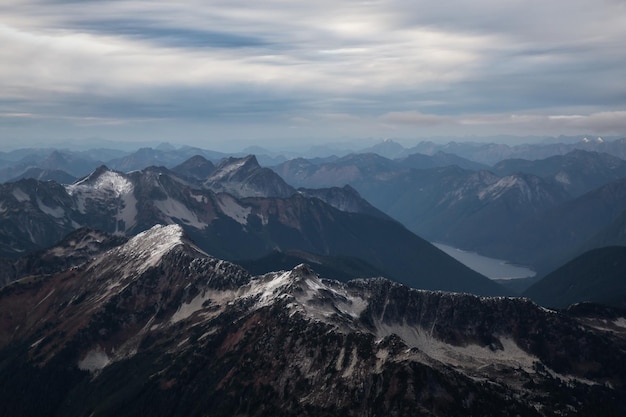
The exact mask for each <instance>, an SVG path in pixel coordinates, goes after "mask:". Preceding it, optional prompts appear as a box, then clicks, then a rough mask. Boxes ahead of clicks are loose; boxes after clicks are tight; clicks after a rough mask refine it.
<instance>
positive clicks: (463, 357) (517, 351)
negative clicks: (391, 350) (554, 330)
mask: <svg viewBox="0 0 626 417" xmlns="http://www.w3.org/2000/svg"><path fill="white" fill-rule="evenodd" d="M376 332H377V337H380V338H383V337H386V336H389V335H392V334H395V335H397V336H398V337H400V338H401V339H402V340H403V341H404V343H406V344H407V345H408V346H410V347H413V348H417V349H419V350H420V351H421V352H423V353H424V354H426V355H427V356H429V357H431V358H432V359H435V360H437V361H439V362H443V363H446V364H449V365H452V366H455V367H461V368H474V369H478V368H480V367H482V366H489V365H493V364H494V363H499V364H504V365H506V366H508V367H513V368H522V369H524V370H525V371H527V372H534V371H533V365H534V363H535V362H539V359H538V358H537V357H536V356H534V355H531V354H529V353H527V352H525V351H524V350H522V349H521V348H520V347H519V346H518V345H517V344H516V343H515V341H513V340H512V339H510V338H508V337H505V336H500V337H499V341H500V343H501V344H502V347H503V349H501V350H500V349H491V348H489V347H483V346H479V345H474V344H470V345H467V346H454V345H450V344H448V343H445V342H442V341H440V340H438V339H435V338H434V337H433V336H432V335H431V334H430V332H429V331H427V330H425V329H423V328H421V327H419V326H410V325H407V324H399V323H394V324H387V323H381V322H378V323H376Z"/></svg>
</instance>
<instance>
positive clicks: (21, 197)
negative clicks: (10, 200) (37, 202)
mask: <svg viewBox="0 0 626 417" xmlns="http://www.w3.org/2000/svg"><path fill="white" fill-rule="evenodd" d="M13 197H15V199H16V200H17V201H18V202H20V203H23V202H25V201H30V196H29V195H28V194H26V193H25V192H24V191H22V189H21V188H19V187H18V188H16V189H14V190H13Z"/></svg>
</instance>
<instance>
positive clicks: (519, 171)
mask: <svg viewBox="0 0 626 417" xmlns="http://www.w3.org/2000/svg"><path fill="white" fill-rule="evenodd" d="M624 147H626V141H624V140H616V141H603V140H599V139H598V140H589V139H585V140H582V141H578V142H572V141H570V142H567V143H557V144H555V143H548V144H532V145H516V146H506V145H496V144H479V143H454V142H452V143H449V144H447V145H438V144H434V143H428V142H422V143H420V144H418V145H417V146H415V147H414V148H405V147H403V146H401V145H399V144H398V143H395V142H393V141H390V140H387V141H384V142H381V143H380V144H379V145H376V146H374V147H371V148H368V149H364V151H365V153H352V154H348V155H346V156H342V157H337V156H332V155H330V156H327V157H325V158H314V159H304V158H296V159H292V160H288V161H285V162H282V163H280V164H279V165H273V163H275V161H276V160H277V159H280V157H279V156H277V155H276V154H271V155H269V156H266V157H262V158H263V159H264V160H265V161H266V162H268V163H269V165H270V166H271V168H272V169H273V170H274V171H275V172H276V173H278V174H279V175H280V177H279V176H277V175H274V174H273V173H272V172H271V171H270V170H269V169H268V168H262V167H261V166H259V164H258V163H257V159H256V158H250V157H230V159H228V158H227V157H225V154H221V153H219V152H215V151H207V150H201V149H198V148H191V147H182V148H178V149H177V148H175V147H173V146H165V145H161V146H159V147H158V148H157V149H150V148H144V149H140V150H138V151H137V152H134V153H128V152H127V153H126V156H122V153H121V151H106V152H104V151H103V152H91V151H81V152H79V153H72V152H69V153H68V152H67V151H56V150H55V151H51V153H47V151H44V150H31V151H13V152H11V153H6V154H5V155H4V157H3V159H4V160H5V163H6V161H7V160H13V167H14V168H15V167H17V169H26V164H25V161H31V162H33V161H34V162H33V164H34V165H31V166H29V168H27V171H28V170H30V171H29V172H32V173H33V174H32V176H36V177H38V178H40V179H44V180H45V179H49V177H48V176H46V175H48V174H47V173H51V172H53V171H54V170H55V169H56V168H55V167H58V168H62V167H68V166H70V165H71V166H73V167H74V169H82V170H85V169H86V168H87V167H89V165H90V164H91V165H95V164H96V163H101V161H99V160H98V161H96V160H94V159H93V158H92V157H93V156H94V155H102V156H115V158H113V159H111V160H110V161H109V162H110V163H111V164H112V165H113V166H115V167H126V168H129V169H131V170H132V169H135V168H136V170H135V172H129V174H128V175H127V178H126V174H124V173H123V170H122V171H117V173H118V174H119V175H121V177H120V178H121V180H120V181H122V182H124V181H126V182H128V184H131V185H126V187H127V188H128V189H130V188H132V190H133V191H132V192H130V193H129V192H128V190H126V191H123V190H122V191H121V192H120V191H119V190H118V191H115V190H114V191H110V192H108V194H107V193H104V194H102V193H100V192H98V193H99V196H98V197H96V196H94V195H91V194H93V193H92V192H91V191H88V190H87V188H85V187H84V186H85V185H87V184H88V183H90V181H92V180H93V181H96V182H97V180H96V179H93V178H92V180H83V182H82V183H81V184H82V186H81V185H80V184H79V185H77V186H69V187H66V188H67V190H68V191H69V190H75V192H74V195H73V198H75V199H76V198H79V199H81V198H82V199H83V200H84V199H87V200H90V201H91V202H90V203H89V204H90V206H89V210H95V211H94V213H99V214H97V215H93V214H87V213H86V212H85V210H87V209H86V208H85V207H73V206H72V204H70V206H69V207H68V208H67V211H66V212H64V214H63V215H60V214H58V216H59V217H57V218H54V216H52V218H54V221H53V223H54V224H56V226H55V227H52V228H50V227H51V226H50V225H48V226H45V227H44V226H38V227H39V228H40V229H41V230H33V231H31V232H32V233H33V235H34V236H37V235H38V234H39V236H40V237H39V238H36V239H32V238H24V236H21V237H20V236H17V235H15V238H16V239H17V240H18V241H19V240H20V239H26V240H24V241H22V243H20V245H21V246H22V247H21V248H20V247H19V246H20V245H18V246H17V247H16V249H17V250H16V251H13V252H12V253H13V254H14V255H17V254H18V253H23V252H19V251H31V250H34V249H37V248H42V247H45V246H46V245H50V244H53V243H54V242H56V241H58V240H59V239H60V238H62V237H63V236H64V235H65V234H66V233H68V232H69V231H71V230H74V229H75V228H76V227H79V226H90V227H96V228H102V229H103V230H105V231H109V232H117V233H128V234H131V235H132V234H134V233H137V232H139V231H141V230H145V229H146V228H147V227H150V226H151V225H153V224H156V223H158V222H165V223H171V222H180V223H181V224H183V225H184V226H185V227H187V228H191V227H195V228H196V229H198V228H199V229H202V228H203V227H204V225H206V224H208V223H209V222H210V221H212V220H210V217H211V215H207V213H208V212H209V211H211V210H213V211H217V212H223V211H224V210H223V209H224V207H227V209H226V212H228V213H227V214H226V215H224V216H225V218H228V219H230V220H234V221H235V222H238V225H239V227H241V226H242V225H243V223H245V222H244V220H245V219H247V217H246V216H247V215H248V214H249V213H248V210H252V206H254V204H257V203H258V202H257V203H251V202H245V203H241V201H240V200H241V199H247V198H260V197H270V198H275V199H285V198H288V199H291V201H290V202H289V204H287V205H288V206H289V205H291V204H295V205H296V206H297V205H298V204H300V203H298V201H299V200H298V199H297V198H295V199H294V198H293V197H295V196H296V195H299V196H300V197H305V198H306V199H308V198H315V199H321V200H323V201H325V202H326V203H329V204H330V206H332V207H334V208H336V209H339V210H340V211H343V212H346V211H347V212H358V213H361V214H367V215H369V216H374V217H378V218H379V219H380V220H391V219H397V220H398V221H400V223H402V224H403V225H405V226H406V227H407V228H408V229H409V230H411V231H413V232H414V233H415V234H417V235H418V236H421V237H424V238H426V239H428V240H430V241H436V242H442V243H446V244H448V245H452V246H455V247H459V248H461V249H465V250H470V251H476V252H478V253H480V254H483V255H487V256H493V257H496V258H499V259H507V260H508V261H510V262H516V263H520V264H523V265H528V266H530V267H532V268H534V269H535V270H538V272H539V274H540V275H543V274H546V273H548V272H550V271H552V270H554V269H555V268H557V267H558V266H560V265H562V264H564V263H565V262H567V261H568V260H570V259H572V258H573V257H574V256H576V255H580V254H582V253H583V252H585V251H586V250H590V249H593V248H597V247H602V246H605V245H616V244H617V245H621V244H624V239H623V235H624V232H620V230H622V229H623V227H621V225H622V224H623V221H621V220H620V219H623V218H624V213H625V212H626V207H624V199H623V198H622V197H621V195H622V188H623V181H621V178H623V177H624V175H625V173H626V162H624V161H623V160H622V159H620V158H619V157H617V156H615V155H616V154H617V155H619V154H621V153H622V152H623V148H624ZM496 149H497V150H498V152H500V153H499V155H501V156H503V155H506V156H524V155H527V156H528V155H549V156H547V157H546V158H543V159H520V158H517V159H504V160H499V161H497V163H496V164H495V165H494V166H492V167H490V166H488V165H486V164H484V163H480V162H477V161H472V160H470V159H467V158H464V157H462V156H459V155H456V154H451V153H446V152H444V150H446V151H449V150H455V151H458V152H459V153H460V154H463V155H465V156H470V157H474V158H475V159H480V158H476V155H479V154H481V155H482V154H483V151H486V150H489V153H490V154H492V155H495V150H496ZM584 149H587V150H584ZM256 150H257V151H259V152H262V151H263V149H261V148H259V149H256ZM415 150H421V151H423V152H427V153H423V154H420V153H411V152H413V151H415ZM478 150H480V151H478ZM592 150H605V151H610V152H612V153H613V154H612V155H611V154H608V153H598V152H596V151H592ZM373 151H377V152H379V153H382V154H385V155H387V156H396V157H397V158H395V159H390V158H387V157H384V156H381V155H379V154H376V153H372V152H373ZM474 151H476V152H474ZM317 152H319V150H317ZM565 152H567V153H565ZM268 153H269V152H268ZM66 154H67V155H66ZM192 154H194V155H192ZM190 155H191V156H190ZM185 158H186V159H185ZM207 158H212V160H211V159H207ZM483 159H484V158H483ZM18 161H19V162H18ZM36 161H39V162H36ZM55 161H56V162H57V163H58V164H57V165H54V163H53V162H55ZM68 161H73V162H74V163H73V164H70V163H69V162H68ZM77 161H81V162H80V163H77ZM272 161H273V162H272ZM38 164H39V165H41V166H39V165H38ZM153 164H158V165H163V166H169V167H170V169H171V170H170V171H168V170H167V169H165V168H158V169H157V168H148V169H146V167H147V166H150V165H153ZM12 169H13V168H9V167H7V168H5V171H6V172H9V171H11V170H12ZM102 169H104V168H97V167H95V168H94V170H95V172H96V173H97V172H98V170H102ZM38 170H39V171H38ZM44 170H47V171H44ZM106 170H111V168H110V167H107V168H106ZM54 172H56V173H57V175H58V172H59V171H58V170H57V171H54ZM73 172H75V173H77V171H73ZM112 172H113V171H112ZM139 172H141V173H139ZM91 175H92V176H93V175H94V174H91ZM107 175H108V174H107ZM163 175H165V176H164V177H162V176H163ZM28 176H29V175H28V174H27V172H23V173H22V174H21V175H20V177H28ZM95 176H96V177H97V176H98V175H95ZM155 176H158V177H162V179H163V184H169V185H163V184H159V185H156V184H157V182H158V181H157V182H155V181H154V180H153V179H152V180H151V179H148V178H149V177H155ZM93 181H92V182H93ZM104 182H106V181H104ZM135 182H139V183H140V185H135ZM23 184H24V185H23V188H26V189H28V188H29V185H28V184H27V183H23ZM180 184H183V186H182V188H185V187H188V188H189V189H194V190H196V191H194V193H191V194H189V195H182V194H181V192H182V193H183V194H184V191H181V190H180V188H181V185H180ZM30 187H31V188H32V187H34V188H35V189H39V188H38V187H39V186H38V185H36V184H34V183H33V184H31V185H30ZM43 187H44V188H42V190H44V189H45V187H46V186H43ZM160 187H165V188H168V187H169V189H168V190H166V191H162V190H160ZM298 187H300V188H298ZM320 187H323V188H320ZM136 189H139V190H142V191H139V192H138V193H137V192H136V191H135V190H136ZM57 190H58V189H57ZM81 190H82V191H81ZM208 191H212V192H213V193H217V194H215V195H220V194H221V195H222V196H221V197H220V198H218V199H217V200H219V201H217V200H215V201H214V202H212V203H211V204H209V205H211V206H212V207H213V208H211V210H209V211H207V210H208V209H207V208H206V207H203V204H205V205H206V204H208V203H203V202H201V201H200V200H201V199H203V198H208V200H207V201H209V200H211V198H209V197H206V196H203V193H204V194H206V193H207V192H208ZM20 192H21V189H20V191H17V193H18V194H20ZM85 193H86V194H85ZM70 194H71V193H70ZM118 194H119V195H118ZM136 194H139V200H142V201H143V202H141V203H138V205H137V203H136V202H135V200H137V197H136ZM121 195H125V197H123V198H127V199H130V200H129V201H125V200H124V199H123V198H121V197H120V196H121ZM227 195H228V196H230V197H226V196H227ZM109 196H112V197H113V202H106V203H105V202H103V199H106V198H108V197H109ZM154 196H159V198H165V200H156V204H155V202H154V201H151V200H153V197H154ZM165 196H168V197H165ZM13 197H14V198H16V197H15V196H13ZM30 197H31V198H32V197H33V195H31V196H30ZM20 198H21V199H22V200H24V198H25V197H24V196H21V197H19V198H16V199H17V200H19V199H20ZM55 198H60V199H62V198H64V197H62V196H58V197H55ZM120 198H121V199H120ZM98 199H100V202H99V203H94V202H95V201H97V200H98ZM44 200H45V198H44ZM227 200H228V201H227ZM32 201H34V200H32ZM211 201H212V200H211ZM303 201H304V200H303ZM24 202H25V201H22V203H24ZM174 202H176V203H174ZM37 204H38V207H37V209H36V210H35V211H39V213H38V214H36V215H35V216H41V215H43V216H44V217H46V218H48V219H49V218H50V211H51V210H52V211H54V210H55V207H57V205H55V204H56V203H54V204H52V206H46V204H43V205H41V204H40V202H39V201H38V202H37ZM63 204H65V203H63ZM63 204H61V203H59V205H58V206H59V207H60V206H61V205H63ZM111 204H112V207H106V206H107V205H111ZM155 205H156V207H155ZM279 206H280V205H279ZM136 207H139V212H141V215H138V216H137V219H135V218H132V217H133V216H135V214H134V212H133V209H134V208H136ZM215 207H217V208H215ZM236 207H238V208H236ZM268 207H269V206H267V207H265V208H261V207H257V208H255V209H254V210H255V211H259V212H262V211H263V210H267V209H268ZM274 209H275V210H279V209H278V208H274ZM274 209H272V210H274ZM28 210H29V209H28V208H26V209H25V212H28ZM42 210H43V212H45V211H48V213H43V214H42ZM198 210H200V212H198V213H196V211H198ZM232 210H234V211H235V212H237V214H235V213H234V212H231V211H232ZM103 216H104V218H106V219H107V220H106V221H105V220H89V221H87V220H86V219H87V218H102V217H103ZM107 216H108V217H107ZM129 216H130V217H131V218H127V217H129ZM151 216H152V217H151ZM207 216H208V217H207ZM259 216H260V217H259V218H263V216H264V215H263V214H260V215H259ZM143 217H146V218H147V219H144V218H143ZM201 218H203V220H201ZM112 219H113V220H112ZM181 219H182V220H181ZM107 222H108V223H107ZM133 222H134V224H127V223H133ZM105 223H106V224H105ZM43 224H46V221H44V222H43ZM215 224H216V225H217V224H221V223H220V221H218V222H216V223H215ZM262 226H263V227H266V226H267V225H262ZM12 227H13V228H14V226H7V229H6V230H7V233H9V235H11V236H13V235H12V234H15V233H17V232H16V231H15V230H12V231H9V230H10V229H11V228H12ZM42 228H43V229H42ZM244 228H245V226H244ZM53 229H54V230H53ZM57 229H58V230H57ZM218 229H219V228H218ZM227 229H228V228H227ZM44 230H45V231H44ZM212 230H214V229H213V228H212ZM215 230H216V229H215ZM31 232H29V233H31ZM190 233H191V235H194V232H193V231H192V232H190ZM211 233H213V232H211ZM215 233H220V237H219V238H218V235H215V236H214V237H212V238H209V237H207V236H204V234H203V233H200V235H202V236H199V235H198V236H194V238H196V239H198V240H200V241H207V242H208V241H211V240H213V241H214V242H216V241H217V240H218V239H219V240H220V243H219V245H218V244H215V245H214V246H215V248H214V249H213V250H215V251H216V252H215V254H216V255H218V256H222V257H224V258H228V259H241V260H243V259H248V260H252V259H254V258H259V257H264V256H266V255H269V254H270V253H271V252H272V251H273V250H275V249H277V248H278V247H279V246H277V244H276V243H270V242H268V241H266V239H267V236H265V237H259V236H258V233H261V232H260V231H257V232H251V231H250V230H247V231H246V232H245V233H246V235H248V236H250V235H252V236H255V233H257V235H256V237H255V238H253V239H252V241H251V242H249V243H246V244H245V245H243V247H245V249H243V247H239V246H238V245H237V244H236V243H235V242H237V241H238V239H239V238H240V236H239V235H238V233H234V234H231V233H227V234H228V235H229V236H231V237H229V238H225V239H224V238H223V237H221V235H223V233H222V232H215ZM263 233H266V232H263ZM276 233H278V232H276ZM315 233H319V230H318V231H316V232H315ZM18 234H19V233H18ZM209 234H210V233H209ZM278 234H279V235H281V236H282V237H281V239H282V238H284V236H283V233H282V232H280V233H278ZM29 239H30V240H31V241H33V240H35V241H40V242H41V243H40V244H37V245H31V246H29V245H30V244H29V243H28V242H27V241H28V240H29ZM272 239H273V238H270V241H271V240H272ZM290 239H291V240H294V239H293V238H290ZM263 241H265V243H263ZM304 241H306V239H304ZM201 244H204V243H201ZM38 245H39V246H38ZM281 250H283V251H285V250H292V251H298V250H304V251H305V252H309V253H315V254H317V255H320V256H327V255H328V254H329V253H330V252H329V251H330V249H329V248H328V247H322V246H319V244H316V243H311V242H309V243H307V244H298V245H295V246H294V245H293V244H291V243H290V244H287V245H284V244H283V246H282V248H281ZM5 253H6V254H9V253H11V250H8V251H5ZM355 254H357V253H341V255H342V256H344V255H345V256H352V255H355ZM14 255H13V256H14ZM358 255H359V256H364V254H363V253H358ZM296 258H298V259H305V258H306V256H305V257H304V258H299V257H296ZM309 258H310V256H309ZM283 260H284V259H283ZM294 262H296V259H295V258H294V259H292V262H291V263H294ZM370 266H371V268H366V270H371V271H378V270H380V269H379V268H380V267H381V264H380V263H379V264H378V265H370ZM520 282H521V281H520Z"/></svg>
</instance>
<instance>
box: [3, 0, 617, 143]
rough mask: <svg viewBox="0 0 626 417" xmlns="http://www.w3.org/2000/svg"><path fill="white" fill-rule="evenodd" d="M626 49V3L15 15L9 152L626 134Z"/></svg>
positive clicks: (340, 0)
mask: <svg viewBox="0 0 626 417" xmlns="http://www.w3.org/2000/svg"><path fill="white" fill-rule="evenodd" d="M625 40H626V1H624V0H550V1H545V0H542V1H538V0H524V1H521V0H473V1H469V0H448V1H441V0H436V1H435V0H410V1H409V0H381V1H378V0H370V1H358V0H350V1H347V0H332V1H331V0H318V1H306V2H305V1H298V0H270V1H267V0H255V1H252V0H243V1H240V0H224V1H222V0H177V1H173V0H172V1H164V0H134V1H131V0H2V1H1V2H0V145H4V146H9V145H13V144H15V143H26V142H28V141H30V140H34V139H39V140H51V141H52V140H57V141H58V140H62V139H81V138H88V137H100V138H105V139H109V140H133V141H135V140H156V141H169V142H172V143H189V144H196V145H198V144H203V145H206V147H210V145H211V144H216V145H217V144H225V143H226V144H228V143H230V144H233V143H252V141H255V140H256V141H257V142H256V143H258V144H260V145H263V144H269V143H278V144H280V143H284V144H287V143H295V142H306V141H315V140H317V141H322V142H323V141H326V142H327V141H329V140H334V139H338V138H386V137H394V138H405V139H412V138H423V137H429V136H439V135H444V136H446V135H447V136H451V135H454V136H466V135H477V136H480V135H494V134H514V135H559V134H597V135H625V136H626V53H625V49H624V42H625ZM0 147H2V146H0Z"/></svg>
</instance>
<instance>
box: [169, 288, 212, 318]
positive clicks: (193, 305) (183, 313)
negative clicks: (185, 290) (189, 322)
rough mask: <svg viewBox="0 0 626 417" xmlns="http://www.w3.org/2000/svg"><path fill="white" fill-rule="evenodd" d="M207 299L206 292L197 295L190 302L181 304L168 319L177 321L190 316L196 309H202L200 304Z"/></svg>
mask: <svg viewBox="0 0 626 417" xmlns="http://www.w3.org/2000/svg"><path fill="white" fill-rule="evenodd" d="M208 299H209V296H208V295H207V294H203V295H197V296H196V297H194V299H193V300H191V301H190V302H188V303H183V304H181V305H180V307H178V310H176V313H174V315H173V316H172V318H171V319H170V323H178V322H179V321H182V320H185V319H187V318H189V317H191V315H192V314H193V313H195V312H196V311H200V310H202V304H203V303H204V302H205V301H207V300H208Z"/></svg>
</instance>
